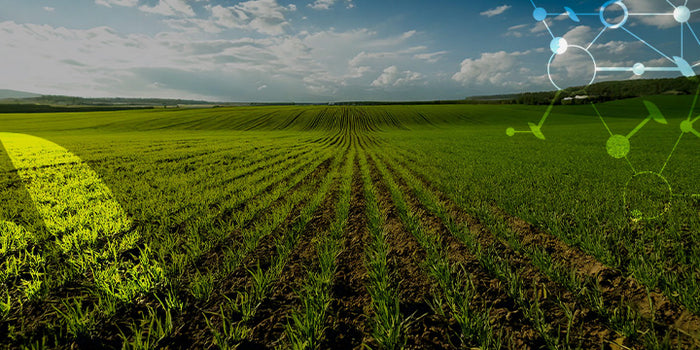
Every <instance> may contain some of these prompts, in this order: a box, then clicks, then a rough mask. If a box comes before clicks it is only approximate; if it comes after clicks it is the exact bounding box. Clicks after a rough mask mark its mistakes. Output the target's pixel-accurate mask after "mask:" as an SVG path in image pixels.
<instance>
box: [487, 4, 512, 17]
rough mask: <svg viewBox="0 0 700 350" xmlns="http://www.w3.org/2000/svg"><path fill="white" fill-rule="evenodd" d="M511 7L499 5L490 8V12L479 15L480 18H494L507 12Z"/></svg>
mask: <svg viewBox="0 0 700 350" xmlns="http://www.w3.org/2000/svg"><path fill="white" fill-rule="evenodd" d="M511 7H512V6H510V5H501V6H498V7H496V8H492V9H490V10H486V11H484V12H482V13H480V14H481V15H482V16H486V17H494V16H498V15H501V14H503V13H504V12H506V11H508V10H509V9H510V8H511Z"/></svg>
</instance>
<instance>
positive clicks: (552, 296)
mask: <svg viewBox="0 0 700 350" xmlns="http://www.w3.org/2000/svg"><path fill="white" fill-rule="evenodd" d="M385 165H386V167H387V169H388V170H389V171H390V172H391V173H392V175H393V176H394V178H395V179H397V180H398V179H401V175H400V174H398V173H397V172H396V171H395V169H393V168H392V167H391V166H390V165H389V164H385ZM397 183H399V186H400V187H401V189H402V191H403V193H404V196H405V198H406V200H407V202H408V203H409V206H410V207H411V208H412V210H413V211H414V213H416V215H417V216H418V217H420V218H421V221H422V222H423V224H424V227H426V228H427V229H428V230H429V232H433V233H435V234H438V235H439V236H440V237H441V238H443V239H444V242H445V243H446V245H447V249H448V256H449V257H450V259H451V260H455V261H458V262H460V263H463V264H465V263H466V264H471V265H472V266H473V265H474V264H476V265H478V264H479V263H478V261H477V260H476V259H475V258H474V257H473V255H472V254H471V253H470V252H469V250H468V249H467V247H466V246H465V245H464V244H463V243H462V242H460V241H459V240H458V239H457V238H455V237H454V236H453V235H452V234H451V233H450V232H449V230H448V229H447V227H446V226H445V224H444V223H443V222H442V221H441V220H440V219H439V218H438V217H437V216H435V215H434V214H432V213H431V212H429V211H428V210H427V208H426V207H425V206H424V205H423V204H422V203H421V202H420V201H419V200H418V198H417V196H416V195H415V194H414V193H413V191H412V190H411V189H409V188H408V186H407V185H406V184H405V183H401V181H399V182H397ZM449 211H450V213H451V216H452V217H453V218H456V219H457V222H458V223H462V224H465V223H468V226H467V227H469V230H470V232H471V233H472V234H473V235H475V236H476V238H477V240H478V243H479V244H480V245H481V246H482V247H490V248H492V249H493V250H494V251H495V252H496V255H497V256H499V257H500V258H502V259H503V260H505V261H507V262H508V264H509V265H510V266H511V267H514V268H516V269H517V270H518V271H519V276H520V278H521V280H522V282H523V283H522V286H523V291H524V293H525V295H526V299H528V300H534V299H535V298H539V300H540V308H541V309H542V311H543V312H544V314H545V318H546V320H547V323H548V324H550V325H551V326H552V331H551V332H550V333H551V334H552V335H555V336H560V337H561V339H565V338H566V336H567V334H566V330H567V326H568V318H567V317H566V315H565V313H564V310H562V308H561V307H560V306H559V304H558V302H559V301H561V302H562V303H563V304H565V305H567V307H569V308H571V310H572V312H573V314H574V315H575V316H574V323H573V326H572V334H570V335H569V336H570V339H571V344H573V345H576V346H579V345H580V346H581V347H582V348H584V349H593V348H598V349H599V348H601V345H604V344H609V343H610V342H612V341H614V339H615V338H616V335H615V332H614V331H612V330H611V329H609V327H608V326H607V325H606V324H605V321H604V320H601V319H599V318H597V317H596V315H595V313H594V312H593V311H592V310H590V309H589V308H586V307H582V306H581V305H579V303H577V300H576V298H575V296H574V295H572V294H571V293H570V292H569V291H568V290H566V288H564V287H562V286H560V285H559V284H558V283H555V282H553V281H551V280H550V279H549V278H548V277H547V276H545V275H544V274H542V273H541V272H540V271H539V270H538V269H537V268H536V267H535V266H534V265H533V263H532V261H531V260H530V259H528V258H527V257H524V256H522V255H521V254H519V253H518V252H515V251H513V250H512V249H511V248H510V247H508V246H507V245H505V244H504V243H502V242H501V241H499V240H497V239H495V238H494V236H493V235H492V234H491V233H490V232H489V231H488V230H487V229H486V228H485V227H484V226H483V225H481V224H480V223H478V222H475V221H474V220H472V219H471V218H469V217H467V216H466V215H465V214H464V213H463V212H461V211H458V210H456V208H455V207H454V206H451V207H450V208H449ZM470 267H471V266H470ZM480 270H481V268H478V269H477V271H480ZM468 271H470V272H472V273H473V272H474V269H469V270H468ZM481 272H483V271H481ZM480 277H481V278H477V280H479V281H481V280H488V279H490V278H493V276H491V277H490V278H489V277H487V276H480ZM474 282H475V284H476V283H477V281H474ZM486 291H488V289H486ZM545 291H546V292H545ZM484 306H485V307H486V308H488V307H490V305H489V304H488V303H486V304H485V305H484ZM522 311H523V310H520V311H519V312H520V313H521V314H522ZM499 313H500V314H503V312H498V310H496V315H498V314H499ZM492 316H493V314H492ZM521 321H523V322H526V323H529V321H527V320H521ZM495 324H500V322H495ZM521 329H522V328H519V325H518V327H515V328H513V330H515V331H516V332H521ZM557 330H560V332H557ZM532 331H533V332H534V330H532ZM518 336H520V335H518ZM533 340H534V339H533ZM514 345H516V346H517V347H520V344H514ZM625 345H627V346H630V345H633V344H625Z"/></svg>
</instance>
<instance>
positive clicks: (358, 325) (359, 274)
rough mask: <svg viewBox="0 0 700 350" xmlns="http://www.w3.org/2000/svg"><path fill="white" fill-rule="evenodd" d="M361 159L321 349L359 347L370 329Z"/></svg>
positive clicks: (355, 175)
mask: <svg viewBox="0 0 700 350" xmlns="http://www.w3.org/2000/svg"><path fill="white" fill-rule="evenodd" d="M358 162H359V161H358V159H355V166H354V170H353V179H352V198H351V200H350V211H349V217H348V225H347V227H346V228H345V237H346V239H345V249H344V250H343V252H342V253H341V254H340V256H339V257H338V261H337V266H338V271H337V272H336V279H335V281H334V283H333V285H332V287H331V292H332V295H333V299H332V302H331V305H330V307H329V310H328V317H327V324H328V328H327V329H326V332H325V334H324V339H323V341H322V343H321V348H322V349H338V350H346V349H347V350H349V349H359V348H361V345H362V342H363V340H364V338H365V335H367V334H369V333H370V331H371V330H370V329H369V327H368V324H369V317H368V315H370V314H371V310H372V308H371V299H370V296H369V294H368V293H367V288H366V285H367V270H366V269H365V265H364V263H363V262H364V257H365V255H364V249H365V246H366V245H367V243H368V239H369V232H368V229H367V217H366V215H365V197H364V191H363V189H362V176H361V175H360V170H359V164H358Z"/></svg>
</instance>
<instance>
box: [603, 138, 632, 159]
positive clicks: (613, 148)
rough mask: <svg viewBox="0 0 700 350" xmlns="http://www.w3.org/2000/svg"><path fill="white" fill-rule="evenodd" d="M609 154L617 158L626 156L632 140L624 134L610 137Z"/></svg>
mask: <svg viewBox="0 0 700 350" xmlns="http://www.w3.org/2000/svg"><path fill="white" fill-rule="evenodd" d="M607 149H608V154H609V155H610V156H611V157H613V158H615V159H620V158H625V157H626V156H627V155H628V154H629V153H630V140H628V139H627V137H625V136H622V135H614V136H612V137H610V138H609V139H608V144H607Z"/></svg>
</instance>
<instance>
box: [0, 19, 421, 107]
mask: <svg viewBox="0 0 700 350" xmlns="http://www.w3.org/2000/svg"><path fill="white" fill-rule="evenodd" d="M0 32H2V33H3V40H4V43H5V45H6V48H7V49H6V51H5V54H4V55H3V56H2V57H0V75H2V76H3V82H4V84H6V86H9V87H12V88H14V89H19V90H25V91H34V92H37V93H43V94H67V95H78V96H126V97H143V96H153V97H177V98H200V99H208V100H257V99H259V98H260V97H259V96H273V97H269V98H267V100H270V99H273V100H280V99H282V98H284V99H297V100H305V101H318V100H319V98H318V96H326V97H327V98H329V99H333V96H335V94H339V95H338V96H340V95H342V96H353V97H355V98H359V99H363V98H367V99H370V98H378V97H379V98H381V97H382V96H389V95H388V94H390V93H392V92H393V91H394V90H395V89H394V88H396V87H402V86H407V85H413V83H416V82H417V81H418V80H420V79H423V80H425V79H424V77H423V75H421V74H420V73H415V71H416V68H414V67H420V65H421V64H424V60H420V59H417V58H414V56H416V55H421V54H428V55H430V53H431V52H430V51H427V49H426V48H425V47H423V46H418V45H410V41H411V40H414V39H413V38H412V34H411V33H412V32H408V34H406V33H404V34H398V35H395V36H388V37H387V36H381V35H379V34H378V33H376V32H373V31H371V30H368V29H358V30H351V31H344V32H338V31H334V30H327V31H318V32H313V33H308V32H301V33H298V34H290V35H284V36H272V37H265V38H240V39H208V40H205V39H202V38H201V36H200V35H199V34H195V36H194V37H197V38H198V39H197V40H193V36H192V35H191V34H190V33H187V32H170V33H168V32H164V33H159V34H156V35H144V34H129V35H123V34H120V33H118V32H116V31H115V30H114V29H111V28H108V27H98V28H92V29H87V30H78V29H67V28H62V27H53V26H49V25H34V24H17V23H15V22H2V23H0ZM355 58H357V59H355ZM396 61H400V62H404V63H402V64H405V68H403V69H402V70H398V68H396V67H394V68H391V67H390V66H392V65H393V64H394V62H396ZM386 67H390V69H389V68H386ZM385 68H386V69H385ZM407 68H408V69H407ZM375 74H376V75H375ZM377 76H380V78H377ZM263 82H264V83H263ZM373 83H375V84H374V87H380V86H381V87H386V88H385V89H382V91H381V94H379V93H378V92H377V90H376V89H372V84H373ZM263 87H264V88H263ZM259 88H260V90H258V89H259ZM417 94H418V93H417ZM420 95H421V96H424V94H422V93H421V94H420ZM280 96H282V97H280ZM401 96H408V95H406V94H402V95H401ZM397 98H398V97H397ZM403 98H409V97H403ZM416 98H417V97H416ZM321 100H323V99H321Z"/></svg>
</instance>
